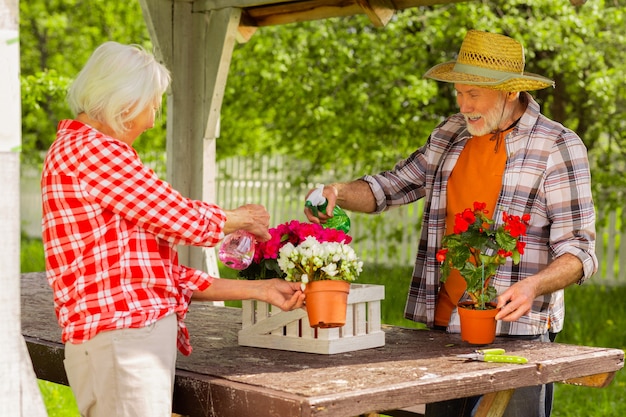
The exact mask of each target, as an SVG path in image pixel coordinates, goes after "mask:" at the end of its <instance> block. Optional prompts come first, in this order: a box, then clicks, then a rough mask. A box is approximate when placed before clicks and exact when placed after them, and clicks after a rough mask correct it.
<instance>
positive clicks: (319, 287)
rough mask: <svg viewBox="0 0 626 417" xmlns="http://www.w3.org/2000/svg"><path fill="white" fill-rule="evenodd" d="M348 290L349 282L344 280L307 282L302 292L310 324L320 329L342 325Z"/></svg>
mask: <svg viewBox="0 0 626 417" xmlns="http://www.w3.org/2000/svg"><path fill="white" fill-rule="evenodd" d="M349 292H350V283H349V282H346V281H335V280H323V281H313V282H309V283H308V284H307V285H306V288H305V289H304V294H306V311H307V314H308V316H309V324H310V326H311V327H314V328H322V329H327V328H331V327H342V326H344V325H345V324H346V310H347V308H348V293H349Z"/></svg>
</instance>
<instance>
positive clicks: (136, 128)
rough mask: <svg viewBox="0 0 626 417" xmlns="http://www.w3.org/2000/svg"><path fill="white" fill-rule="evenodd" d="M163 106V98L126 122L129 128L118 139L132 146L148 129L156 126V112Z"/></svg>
mask: <svg viewBox="0 0 626 417" xmlns="http://www.w3.org/2000/svg"><path fill="white" fill-rule="evenodd" d="M160 107H161V99H159V100H158V102H155V103H153V104H151V105H149V106H147V107H146V108H145V109H143V110H142V111H141V113H139V115H137V117H135V118H134V119H132V120H130V121H129V122H127V123H126V126H127V127H128V130H127V131H126V132H124V133H122V134H121V137H119V138H118V139H119V140H121V141H122V142H124V143H126V144H128V145H130V146H132V144H133V142H135V140H136V139H137V138H138V137H139V136H140V135H141V134H142V133H143V132H145V131H146V130H148V129H152V128H153V127H154V120H155V117H156V112H157V111H158V110H159V108H160Z"/></svg>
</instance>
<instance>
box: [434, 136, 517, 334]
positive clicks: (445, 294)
mask: <svg viewBox="0 0 626 417" xmlns="http://www.w3.org/2000/svg"><path fill="white" fill-rule="evenodd" d="M511 130H512V128H510V129H508V130H506V131H504V132H501V133H500V135H502V136H501V138H500V144H499V146H498V150H497V152H496V151H495V149H496V141H495V140H491V138H492V137H493V133H488V134H486V135H483V136H473V137H472V138H471V139H469V140H468V141H467V143H466V144H465V147H464V148H463V151H462V152H461V155H459V159H458V161H457V163H456V165H455V166H454V169H453V170H452V174H451V175H450V178H449V179H448V191H447V202H446V203H447V205H446V207H447V209H446V210H447V212H446V234H450V233H452V231H453V229H454V216H455V214H456V213H460V212H462V211H463V210H465V209H466V208H468V207H469V208H472V207H473V206H474V202H476V201H479V202H484V203H486V204H487V207H486V209H487V210H489V212H488V213H487V217H491V216H493V212H494V210H495V208H496V203H497V201H498V197H499V195H500V190H501V188H502V175H503V174H504V166H505V165H506V146H505V144H504V137H506V135H507V134H508V133H509V132H510V131H511ZM465 288H466V285H465V280H464V279H463V277H462V276H461V274H460V273H459V271H457V270H452V271H451V273H450V275H449V276H448V279H447V280H446V282H445V283H444V284H442V285H441V288H440V290H439V295H438V298H437V308H436V309H435V325H437V326H444V327H447V326H448V322H449V321H450V315H451V314H452V310H453V309H454V308H455V307H456V304H457V303H458V302H459V300H460V299H461V297H462V296H463V293H464V292H465Z"/></svg>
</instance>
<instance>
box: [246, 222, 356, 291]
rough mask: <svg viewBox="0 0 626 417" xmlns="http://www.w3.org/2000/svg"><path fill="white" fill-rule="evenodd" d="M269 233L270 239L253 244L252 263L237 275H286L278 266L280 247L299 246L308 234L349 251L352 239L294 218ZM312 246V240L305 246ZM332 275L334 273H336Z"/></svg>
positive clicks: (258, 277) (267, 276)
mask: <svg viewBox="0 0 626 417" xmlns="http://www.w3.org/2000/svg"><path fill="white" fill-rule="evenodd" d="M269 232H270V235H271V236H272V237H271V239H270V240H268V241H267V242H256V243H255V251H254V258H253V260H252V263H251V264H250V266H249V267H248V268H246V269H244V270H242V271H239V276H240V277H243V278H247V279H267V278H276V277H278V278H286V277H287V273H286V272H285V271H284V270H283V269H281V267H280V266H279V264H278V255H279V252H280V250H281V249H282V248H283V247H284V246H286V245H289V247H291V248H296V247H299V246H300V245H301V244H302V243H303V242H304V241H305V240H307V238H310V237H312V238H314V239H315V241H317V242H318V243H319V245H321V247H324V246H326V245H329V244H331V243H336V244H340V245H341V247H344V248H348V249H349V250H350V251H351V250H352V249H351V248H350V247H349V246H348V244H349V243H350V242H351V241H352V237H351V236H350V235H348V234H346V233H344V232H342V231H341V230H336V229H326V228H324V227H322V226H321V225H319V224H315V223H302V222H299V221H297V220H292V221H289V222H286V223H282V224H280V225H278V226H276V227H274V228H271V229H270V230H269ZM313 246H314V244H313V243H311V242H309V243H307V245H306V247H309V248H312V247H313ZM332 247H333V248H336V245H332ZM318 249H319V248H318ZM329 249H330V246H329ZM318 262H319V261H318ZM327 269H328V268H327ZM359 272H360V271H359ZM318 276H319V274H318ZM335 276H337V274H336V275H335ZM294 277H295V275H293V273H292V279H290V280H291V281H295V280H296V279H294ZM307 278H308V276H307ZM355 278H356V277H355ZM350 280H353V279H350Z"/></svg>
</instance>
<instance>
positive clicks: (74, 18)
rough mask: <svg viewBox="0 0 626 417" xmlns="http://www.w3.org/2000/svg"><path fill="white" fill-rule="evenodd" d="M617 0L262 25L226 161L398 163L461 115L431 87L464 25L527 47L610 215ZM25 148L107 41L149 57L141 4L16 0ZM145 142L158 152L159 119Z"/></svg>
mask: <svg viewBox="0 0 626 417" xmlns="http://www.w3.org/2000/svg"><path fill="white" fill-rule="evenodd" d="M621 1H622V0H594V1H590V2H587V3H586V4H585V5H583V6H581V7H574V6H572V5H571V4H570V3H569V2H568V1H567V0H526V1H522V0H496V1H486V0H481V1H468V2H465V3H458V4H451V5H439V6H430V7H418V8H414V9H408V10H404V11H399V12H397V13H396V15H395V16H394V18H393V19H392V20H391V21H390V22H389V24H388V25H387V26H386V27H384V28H375V27H373V26H372V24H371V23H370V22H369V20H368V19H367V18H366V17H365V16H354V17H349V18H334V19H328V20H322V21H313V22H305V23H298V24H290V25H285V26H279V27H266V28H261V29H260V30H259V31H257V33H256V34H255V35H254V36H253V37H252V39H251V40H250V41H249V42H248V43H246V44H242V45H238V46H237V47H236V49H235V52H234V56H233V60H232V65H231V71H230V75H229V78H228V84H227V86H226V90H227V91H226V94H225V98H224V105H223V108H222V123H221V138H220V140H219V141H218V157H220V158H223V157H228V156H233V155H249V154H258V153H284V154H289V155H292V156H293V157H294V158H297V159H299V160H303V161H308V162H309V164H307V166H306V169H303V175H302V178H301V179H302V180H306V179H307V178H308V177H307V175H310V174H316V173H318V172H332V173H333V175H334V176H335V177H336V178H340V177H341V178H344V177H349V176H351V175H359V174H362V173H365V172H371V171H376V170H379V169H383V168H386V167H390V166H391V165H392V164H393V163H395V162H396V161H397V160H398V159H400V158H403V157H406V156H407V155H409V154H410V153H411V152H412V151H413V150H415V149H416V148H417V147H419V146H420V145H422V144H423V143H425V141H426V138H427V137H428V134H429V133H430V131H431V130H432V129H433V127H434V126H435V125H436V124H437V123H439V122H440V121H441V120H443V118H444V117H446V116H448V115H450V114H452V113H453V112H456V111H457V108H456V103H455V99H454V93H453V90H452V88H451V86H450V85H448V84H444V83H436V82H434V81H430V80H425V79H424V78H422V75H423V74H424V73H425V72H426V70H427V69H428V68H430V67H431V66H433V65H436V64H438V63H441V62H444V61H445V60H449V59H454V57H455V54H456V53H457V52H458V49H459V46H460V44H461V42H462V39H463V37H464V35H465V33H466V31H467V30H468V29H470V28H475V29H481V30H490V31H495V32H499V33H503V34H507V35H509V36H512V37H514V38H516V39H518V40H520V41H521V42H522V43H523V44H524V45H525V47H526V51H527V54H526V55H527V56H526V60H527V64H526V69H527V71H530V72H535V73H539V74H542V75H545V76H547V77H550V78H552V79H554V80H555V81H556V88H555V89H553V90H552V89H546V90H541V91H538V92H535V93H533V95H534V96H535V97H536V98H537V99H538V101H539V102H540V104H541V105H542V107H543V110H544V112H545V113H546V114H547V115H548V116H549V117H551V118H553V119H555V120H557V121H560V122H562V123H563V124H564V125H566V126H568V127H570V128H572V129H574V130H575V131H576V132H578V134H579V135H580V136H581V137H582V138H583V140H584V142H585V144H586V145H587V146H588V149H589V156H590V159H591V162H592V171H593V176H594V187H595V190H594V192H595V197H596V201H597V203H598V205H599V206H601V207H602V208H603V209H606V210H609V209H613V208H614V207H618V206H620V205H621V201H622V200H623V198H624V195H623V193H624V191H623V190H624V189H626V187H625V186H626V179H625V177H624V175H623V174H622V173H623V172H624V163H623V161H624V152H625V149H626V133H624V132H626V117H624V115H625V114H626V91H625V90H626V87H625V84H624V82H623V80H624V79H625V78H626V60H624V53H625V52H624V51H625V50H626V32H624V30H623V28H624V27H625V26H626V22H625V17H624V16H625V13H624V11H625V7H624V5H622V4H620V2H621ZM20 13H21V19H20V22H21V23H20V30H21V50H22V86H23V87H22V88H23V95H22V96H23V113H24V121H23V132H24V145H23V146H24V154H25V157H27V158H29V159H35V160H36V159H37V158H38V157H39V153H40V152H41V151H44V150H45V149H47V147H48V146H49V145H50V143H51V141H52V140H53V139H54V129H55V127H56V123H57V122H58V120H59V119H60V118H63V117H67V116H69V111H68V109H67V107H66V105H65V101H64V95H65V91H66V88H67V85H68V83H69V82H70V81H71V79H72V77H73V76H74V75H75V74H76V72H77V71H78V70H79V68H80V67H82V65H83V64H84V62H85V61H86V59H87V57H88V55H89V54H90V53H91V52H92V51H93V49H94V48H95V47H96V46H97V45H98V44H100V43H101V42H103V41H105V40H116V41H119V42H122V43H137V44H141V45H143V46H144V47H146V48H147V49H150V40H149V37H148V33H147V30H146V25H145V22H144V20H143V16H142V14H141V10H140V7H139V4H138V2H135V1H131V2H126V3H120V2H110V1H106V0H90V1H86V0H82V1H78V0H52V1H49V0H29V1H28V2H26V1H22V2H20ZM160 122H161V123H160V125H158V126H157V128H156V129H153V130H151V131H149V132H147V133H146V135H144V136H143V137H142V139H141V140H140V141H138V142H137V147H138V148H139V151H140V152H141V151H142V150H147V149H153V150H160V151H162V152H163V151H164V139H165V131H164V129H163V125H164V123H165V121H164V118H163V119H161V121H160Z"/></svg>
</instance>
